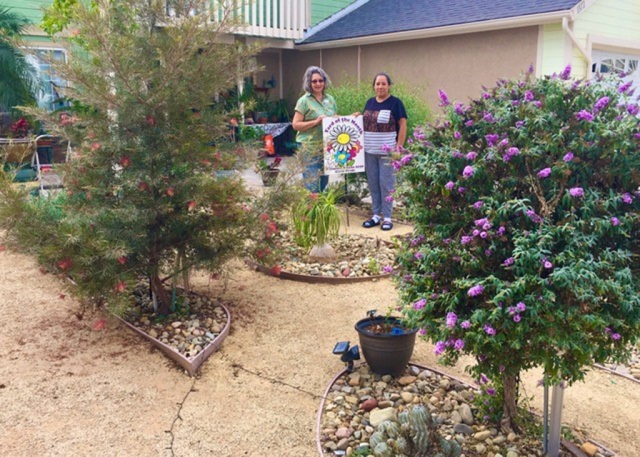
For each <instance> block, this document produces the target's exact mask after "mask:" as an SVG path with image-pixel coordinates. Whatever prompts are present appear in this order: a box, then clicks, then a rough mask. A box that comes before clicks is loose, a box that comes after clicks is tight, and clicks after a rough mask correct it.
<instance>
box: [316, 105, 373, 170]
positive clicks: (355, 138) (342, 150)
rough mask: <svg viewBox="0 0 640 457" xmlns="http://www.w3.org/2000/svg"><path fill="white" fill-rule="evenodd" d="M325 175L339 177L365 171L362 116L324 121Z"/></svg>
mask: <svg viewBox="0 0 640 457" xmlns="http://www.w3.org/2000/svg"><path fill="white" fill-rule="evenodd" d="M322 140H323V142H324V174H325V175H339V174H346V173H359V172H361V171H364V128H363V126H362V116H357V117H356V116H336V117H325V118H324V119H322Z"/></svg>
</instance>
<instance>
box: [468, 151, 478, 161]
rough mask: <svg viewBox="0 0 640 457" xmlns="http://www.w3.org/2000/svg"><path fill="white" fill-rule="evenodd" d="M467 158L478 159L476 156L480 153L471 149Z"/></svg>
mask: <svg viewBox="0 0 640 457" xmlns="http://www.w3.org/2000/svg"><path fill="white" fill-rule="evenodd" d="M466 157H467V160H476V157H478V153H477V152H475V151H471V152H468V153H467V156H466Z"/></svg>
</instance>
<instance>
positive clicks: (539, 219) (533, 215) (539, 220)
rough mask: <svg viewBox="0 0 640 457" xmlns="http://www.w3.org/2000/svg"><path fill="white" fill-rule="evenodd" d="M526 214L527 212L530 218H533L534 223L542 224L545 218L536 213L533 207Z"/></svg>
mask: <svg viewBox="0 0 640 457" xmlns="http://www.w3.org/2000/svg"><path fill="white" fill-rule="evenodd" d="M526 214H527V217H529V219H531V220H532V221H533V223H534V224H542V223H543V222H544V219H543V218H542V216H539V215H538V214H536V212H535V211H534V210H532V209H528V210H527V211H526Z"/></svg>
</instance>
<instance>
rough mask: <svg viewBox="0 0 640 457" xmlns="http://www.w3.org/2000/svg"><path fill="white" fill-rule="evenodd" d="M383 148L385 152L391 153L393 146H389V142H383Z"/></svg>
mask: <svg viewBox="0 0 640 457" xmlns="http://www.w3.org/2000/svg"><path fill="white" fill-rule="evenodd" d="M381 149H382V152H385V153H387V154H388V153H390V152H391V150H392V149H393V148H392V147H391V146H389V145H388V144H383V145H382V148H381Z"/></svg>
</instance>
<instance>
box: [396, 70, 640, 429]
mask: <svg viewBox="0 0 640 457" xmlns="http://www.w3.org/2000/svg"><path fill="white" fill-rule="evenodd" d="M569 73H570V68H567V69H566V70H565V71H564V72H563V73H562V74H561V75H555V76H553V77H545V78H541V79H536V78H535V77H533V75H532V74H527V75H526V76H525V77H523V78H522V79H520V80H509V81H506V80H501V81H499V82H498V83H497V85H496V86H495V87H494V88H492V89H490V90H487V91H486V92H484V93H483V94H482V96H481V97H480V98H479V99H477V100H473V101H472V102H471V104H470V105H463V104H461V103H455V104H452V103H451V102H450V101H449V100H448V99H447V96H446V94H445V93H443V92H442V93H441V102H442V105H443V106H444V108H445V116H444V119H442V120H440V121H439V122H437V123H436V124H435V125H430V126H427V127H425V129H424V131H418V132H416V134H415V136H414V142H413V144H412V146H411V147H410V154H409V155H405V156H404V157H402V158H398V159H399V160H398V161H397V162H396V165H397V166H398V167H400V168H402V172H401V173H402V175H403V177H404V179H405V182H406V186H405V187H404V192H405V196H406V198H407V204H408V207H409V214H410V216H411V218H412V219H413V221H414V222H415V234H414V237H413V238H412V239H410V240H406V241H405V243H404V245H403V251H402V253H401V254H400V256H399V266H400V268H399V275H398V277H397V279H398V281H397V285H398V288H399V291H400V295H401V298H402V301H403V302H404V305H405V312H406V314H407V318H408V319H409V320H410V321H411V322H412V323H413V324H414V325H416V326H419V327H421V328H422V333H423V334H424V335H425V337H426V338H428V339H429V340H431V341H433V342H434V343H435V350H436V353H437V354H438V355H441V356H442V357H443V359H444V361H445V362H449V363H452V362H454V361H456V360H457V359H458V358H459V356H460V355H462V354H472V355H474V356H475V357H476V358H477V365H475V366H474V367H472V370H473V372H474V373H475V374H476V375H477V376H480V375H481V374H483V373H485V374H486V375H487V376H489V378H492V379H497V378H500V381H501V383H500V384H501V385H502V387H503V398H502V400H503V401H502V426H503V429H505V430H509V429H510V428H511V427H512V426H513V427H515V426H516V425H517V424H516V423H515V422H514V419H515V418H516V417H517V412H516V394H515V391H516V379H517V376H518V374H519V373H520V371H522V370H526V369H529V368H532V367H536V366H541V367H542V368H543V370H544V375H545V380H546V382H547V383H554V384H555V383H558V382H560V381H563V380H564V381H568V382H569V383H571V382H574V381H577V380H580V379H582V378H583V377H584V374H585V367H586V366H589V365H591V364H592V363H594V362H604V361H605V360H607V359H609V358H612V359H614V360H622V359H624V358H626V357H627V356H628V355H629V350H628V348H629V347H630V345H631V344H633V343H634V342H635V341H636V340H637V339H638V333H639V330H640V298H639V297H640V295H639V293H640V290H639V285H640V282H639V279H640V277H639V275H638V273H639V271H638V262H637V261H636V258H637V256H638V254H639V253H640V249H639V248H640V245H639V238H638V234H639V229H640V219H639V214H638V209H640V194H638V188H639V186H640V172H639V171H638V170H640V153H639V152H640V151H639V149H640V128H639V125H638V118H637V117H636V115H637V114H638V111H639V110H640V109H639V107H638V105H637V103H636V101H635V100H634V99H632V97H631V95H632V91H631V89H630V84H622V83H621V82H620V81H615V80H614V81H595V82H585V81H571V80H569Z"/></svg>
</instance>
